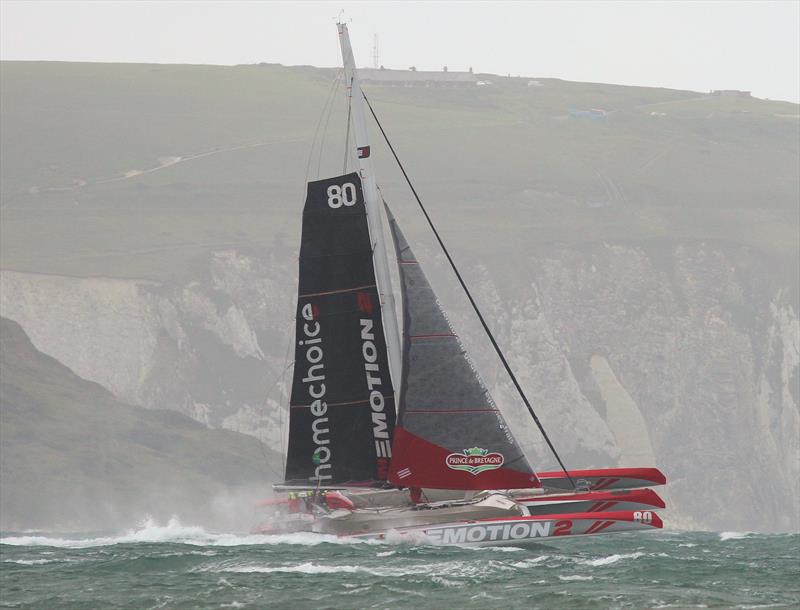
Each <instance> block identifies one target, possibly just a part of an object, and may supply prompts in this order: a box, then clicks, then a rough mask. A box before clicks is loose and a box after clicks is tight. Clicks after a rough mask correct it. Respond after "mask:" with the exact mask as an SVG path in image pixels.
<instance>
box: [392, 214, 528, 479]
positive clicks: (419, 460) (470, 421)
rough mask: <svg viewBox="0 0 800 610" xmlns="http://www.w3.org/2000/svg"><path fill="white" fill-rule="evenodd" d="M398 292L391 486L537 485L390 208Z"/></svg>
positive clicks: (522, 454) (523, 456) (524, 458)
mask: <svg viewBox="0 0 800 610" xmlns="http://www.w3.org/2000/svg"><path fill="white" fill-rule="evenodd" d="M387 214H388V218H389V226H390V229H391V233H392V238H393V240H394V244H395V250H396V253H397V261H398V267H399V274H400V283H401V288H402V294H403V327H404V328H403V375H402V378H401V388H400V406H399V412H398V420H397V427H396V430H395V438H394V443H393V449H392V451H393V456H392V464H391V468H390V481H391V482H392V483H394V484H396V485H398V486H402V487H427V488H438V489H464V490H473V489H511V488H523V487H535V486H538V485H539V482H538V479H537V478H536V475H535V474H534V472H533V470H532V468H531V466H530V464H529V463H528V460H527V458H526V457H525V455H524V453H523V452H522V450H521V448H520V447H519V445H518V444H517V442H516V441H515V440H514V437H513V435H512V434H511V431H510V430H509V428H508V425H507V424H506V422H505V419H504V418H503V415H502V413H501V412H500V411H499V409H498V408H497V406H496V405H495V403H494V400H493V399H492V397H491V395H490V393H489V391H488V390H487V388H486V386H485V385H484V384H483V382H482V381H481V379H480V377H479V375H478V373H477V371H476V370H475V367H474V365H473V364H472V362H471V361H470V359H469V357H468V355H467V353H466V350H465V349H464V346H463V345H462V343H461V340H460V339H459V338H458V335H457V334H456V333H455V332H454V331H453V329H452V327H451V326H450V322H449V321H448V319H447V315H446V314H445V312H444V310H443V309H442V307H441V305H440V303H439V301H438V299H437V298H436V294H435V293H434V291H433V289H432V288H431V286H430V284H429V282H428V280H427V278H426V276H425V273H424V271H423V270H422V267H421V265H420V264H419V261H417V259H416V258H415V257H414V253H413V252H412V250H411V248H410V246H409V245H408V242H407V241H406V240H405V237H404V236H403V233H402V231H401V230H400V227H399V225H398V224H397V221H396V220H395V219H394V218H393V217H392V215H391V213H389V212H388V211H387Z"/></svg>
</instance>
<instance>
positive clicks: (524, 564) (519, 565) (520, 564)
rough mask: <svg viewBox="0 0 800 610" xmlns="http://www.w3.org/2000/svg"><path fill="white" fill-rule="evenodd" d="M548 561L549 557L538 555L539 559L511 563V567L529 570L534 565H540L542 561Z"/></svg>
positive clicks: (533, 558)
mask: <svg viewBox="0 0 800 610" xmlns="http://www.w3.org/2000/svg"><path fill="white" fill-rule="evenodd" d="M548 559H550V555H540V556H539V557H532V558H531V559H523V560H522V561H517V562H514V563H512V564H511V565H512V566H514V567H515V568H523V569H524V568H530V567H533V566H535V565H536V564H539V563H542V562H543V561H547V560H548Z"/></svg>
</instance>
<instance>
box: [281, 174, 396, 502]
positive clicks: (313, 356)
mask: <svg viewBox="0 0 800 610" xmlns="http://www.w3.org/2000/svg"><path fill="white" fill-rule="evenodd" d="M296 320H297V322H296V330H295V364H294V377H293V381H292V393H291V399H290V408H289V447H288V452H287V460H286V481H287V482H292V483H299V484H313V485H316V484H320V485H323V486H324V485H342V484H353V485H370V484H374V483H376V482H379V481H385V480H386V478H387V475H388V466H389V458H390V457H391V441H392V435H393V432H394V424H395V404H394V391H393V388H392V383H391V378H390V376H389V364H388V358H387V354H386V340H385V337H384V333H383V323H382V318H381V307H380V300H379V296H378V290H377V287H376V281H375V269H374V267H373V262H372V244H371V241H370V235H369V229H368V226H367V216H366V208H365V205H364V196H363V192H362V188H361V180H360V179H359V176H358V174H356V173H352V174H347V175H345V176H339V177H337V178H330V179H327V180H319V181H316V182H310V183H309V184H308V191H307V196H306V202H305V207H304V209H303V235H302V245H301V248H300V278H299V290H298V299H297V314H296Z"/></svg>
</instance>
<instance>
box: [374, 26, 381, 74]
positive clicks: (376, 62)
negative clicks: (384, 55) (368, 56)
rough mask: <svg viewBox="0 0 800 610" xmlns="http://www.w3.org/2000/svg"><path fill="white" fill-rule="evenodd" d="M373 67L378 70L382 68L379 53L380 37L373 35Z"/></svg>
mask: <svg viewBox="0 0 800 610" xmlns="http://www.w3.org/2000/svg"><path fill="white" fill-rule="evenodd" d="M372 67H373V68H375V69H376V70H377V69H378V68H380V67H381V58H380V55H379V53H378V35H377V34H373V35H372Z"/></svg>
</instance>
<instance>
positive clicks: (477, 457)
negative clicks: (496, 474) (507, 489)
mask: <svg viewBox="0 0 800 610" xmlns="http://www.w3.org/2000/svg"><path fill="white" fill-rule="evenodd" d="M503 462H505V458H504V457H503V454H502V453H497V452H493V453H489V450H488V449H481V448H480V447H470V448H469V449H464V450H462V451H461V453H451V454H450V455H448V456H447V458H445V464H447V467H448V468H450V469H452V470H463V471H464V472H468V473H470V474H475V475H477V474H480V473H482V472H486V471H487V470H497V469H498V468H500V467H501V466H502V465H503Z"/></svg>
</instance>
